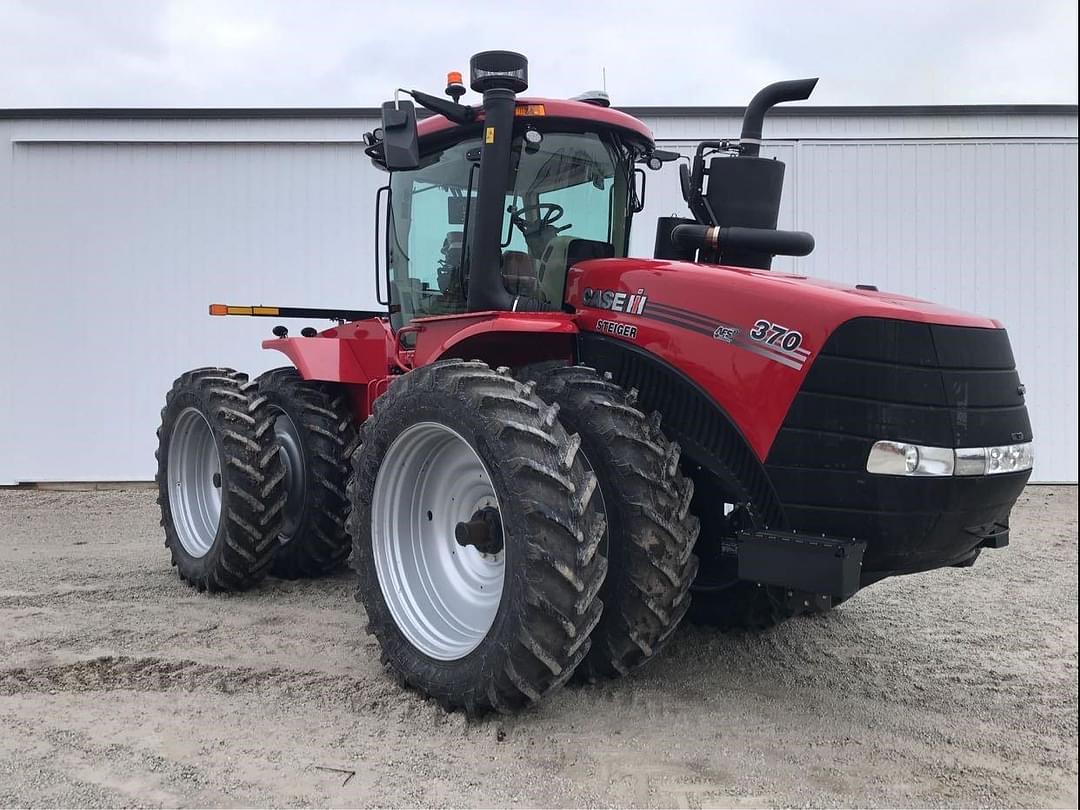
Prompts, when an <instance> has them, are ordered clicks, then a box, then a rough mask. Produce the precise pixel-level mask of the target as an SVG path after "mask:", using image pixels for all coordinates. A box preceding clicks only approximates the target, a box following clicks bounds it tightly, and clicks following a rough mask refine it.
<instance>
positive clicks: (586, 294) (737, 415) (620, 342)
mask: <svg viewBox="0 0 1080 810" xmlns="http://www.w3.org/2000/svg"><path fill="white" fill-rule="evenodd" d="M566 302H567V303H568V304H569V305H570V306H572V307H573V308H574V310H575V316H574V318H575V321H576V323H577V327H578V329H579V330H581V332H582V335H583V337H582V339H583V340H585V341H586V342H588V341H593V342H596V341H599V342H601V343H604V344H606V345H609V346H611V349H612V351H616V352H622V353H629V354H637V355H648V356H649V357H651V358H653V359H654V360H655V361H657V362H659V363H663V364H665V365H666V366H667V367H668V368H670V369H673V370H674V371H676V372H678V373H679V374H681V375H682V376H684V377H685V378H686V379H687V380H692V381H694V385H695V387H696V388H697V389H698V390H700V391H702V392H703V393H705V394H707V395H708V396H709V397H710V398H711V399H712V400H713V402H714V403H715V404H717V405H718V406H720V408H721V409H723V411H724V412H726V413H727V414H728V415H729V416H730V417H731V420H732V422H733V423H734V424H737V425H740V426H741V427H742V430H743V432H744V435H745V439H746V440H747V442H748V443H749V445H750V446H751V447H752V448H753V450H754V451H755V453H756V454H757V456H758V458H759V459H764V458H765V457H766V456H767V455H768V452H769V449H770V447H771V446H772V443H773V440H774V439H775V437H776V432H777V430H778V429H779V427H780V425H781V423H782V422H783V420H784V417H785V415H786V414H787V412H788V409H789V407H790V406H791V403H792V401H793V400H794V398H795V395H796V394H797V393H798V391H799V389H800V388H801V387H802V385H803V382H804V380H805V379H806V376H807V374H808V373H809V371H810V369H811V367H812V366H813V365H814V362H815V361H816V360H817V358H818V356H819V355H820V354H822V353H823V350H824V351H825V353H829V352H831V351H833V348H834V347H832V346H830V347H827V344H828V343H829V341H830V338H831V337H832V336H833V335H834V333H837V334H839V333H838V330H839V329H840V327H841V326H842V325H844V324H848V323H850V322H853V321H860V322H861V323H863V324H866V325H869V327H870V328H869V329H861V330H856V331H858V332H859V334H860V335H866V337H861V338H858V339H857V340H856V342H857V343H859V344H860V346H859V347H856V351H859V352H865V354H864V356H866V357H867V358H868V359H869V358H871V357H872V358H877V359H880V360H883V361H885V362H907V361H906V360H905V358H907V357H909V356H910V355H911V353H912V351H914V348H913V345H914V344H917V345H918V346H920V347H925V348H926V351H928V352H930V353H931V354H933V352H934V351H935V349H934V346H935V345H938V344H940V345H944V343H946V342H948V340H947V339H946V337H947V336H946V334H945V333H949V334H950V335H951V334H954V333H960V332H962V333H963V335H961V336H960V337H959V338H958V340H960V342H961V344H962V345H963V346H964V347H965V348H964V349H963V350H962V351H961V352H960V353H959V355H958V356H957V358H956V359H955V361H953V360H950V362H951V363H953V365H954V366H959V367H964V366H965V365H966V364H967V359H966V356H967V355H968V354H969V353H976V354H977V353H979V352H982V351H984V349H986V347H991V349H988V350H993V351H996V349H992V347H996V346H999V345H1000V344H1002V343H1004V345H1005V346H1006V347H1007V344H1008V340H1007V337H1006V336H1005V332H1004V330H1003V329H1002V327H1001V324H1000V323H998V322H997V321H994V320H992V319H990V318H985V317H980V316H977V315H970V314H967V313H964V312H959V311H956V310H952V309H948V308H946V307H941V306H937V305H936V304H931V303H928V302H926V301H920V300H917V299H914V298H908V297H906V296H902V295H896V294H891V293H885V292H878V291H877V290H873V289H858V288H854V287H848V286H844V285H840V284H832V283H829V282H826V281H819V280H816V279H810V278H807V277H805V276H796V275H787V274H784V273H775V272H771V271H762V270H748V269H744V268H738V267H726V266H718V265H704V264H696V263H691V262H679V261H667V260H650V259H594V260H589V261H583V262H580V263H578V264H575V265H574V266H573V268H572V269H571V271H570V273H569V275H568V279H567V288H566ZM905 324H907V326H905ZM901 327H902V328H901ZM845 334H846V331H845ZM913 336H914V337H913ZM840 339H841V338H840V337H838V338H837V340H840ZM843 340H844V341H845V343H846V342H847V338H843ZM834 342H835V341H834ZM935 342H937V343H935ZM871 344H872V345H871ZM1006 360H1007V361H1008V363H1010V364H1011V362H1012V357H1011V352H1009V353H1008V357H1007V358H1006ZM875 362H876V360H875ZM920 362H921V361H920ZM927 362H937V361H936V359H934V360H933V361H930V360H928V361H927Z"/></svg>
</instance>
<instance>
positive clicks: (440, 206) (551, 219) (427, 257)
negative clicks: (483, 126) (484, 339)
mask: <svg viewBox="0 0 1080 810" xmlns="http://www.w3.org/2000/svg"><path fill="white" fill-rule="evenodd" d="M479 152H480V140H479V139H470V140H466V141H462V142H460V143H457V144H454V145H453V146H450V147H447V148H446V149H444V150H442V151H440V152H436V153H433V154H429V155H426V156H425V157H424V158H423V159H422V161H421V166H420V168H418V169H415V170H413V171H408V172H395V173H394V174H393V175H392V176H391V180H390V184H391V195H390V197H391V222H390V234H391V238H390V256H389V262H390V296H391V321H392V323H393V325H394V328H395V329H396V328H400V327H401V326H403V325H405V324H406V323H408V322H409V321H411V320H412V319H413V318H417V317H424V316H429V315H447V314H453V313H458V312H464V311H466V308H467V304H466V296H467V291H468V277H467V275H466V272H467V270H466V268H467V267H468V245H469V239H470V237H471V232H472V230H473V228H472V225H473V223H472V222H470V220H471V219H472V220H474V219H475V199H476V198H475V195H476V183H477V178H478V177H479V159H478V158H479ZM629 165H630V162H629V155H628V154H627V153H626V152H625V151H624V150H623V149H622V148H620V147H619V146H618V145H617V144H616V143H613V142H612V141H609V140H607V139H605V138H604V137H602V136H600V135H598V134H596V133H589V132H585V133H567V132H549V133H540V132H537V131H535V130H532V131H530V132H528V133H524V134H521V135H518V136H517V137H516V138H515V143H514V148H513V151H512V155H511V174H510V183H509V187H508V189H507V192H506V206H505V208H504V211H503V221H502V234H503V238H502V245H501V247H502V259H501V263H502V267H501V269H502V278H503V283H504V284H505V285H506V288H507V291H508V292H510V293H511V294H513V295H520V296H527V297H530V298H535V299H539V300H540V301H542V302H543V304H544V306H545V307H546V308H548V309H552V310H559V309H561V308H562V301H563V292H564V287H565V283H566V273H567V270H568V268H569V266H570V264H572V263H573V262H575V261H580V260H581V259H584V258H590V257H598V256H624V255H625V254H626V243H627V232H628V223H629V216H630V214H629V205H628V191H627V188H628V178H627V175H628V171H629V169H628V167H629Z"/></svg>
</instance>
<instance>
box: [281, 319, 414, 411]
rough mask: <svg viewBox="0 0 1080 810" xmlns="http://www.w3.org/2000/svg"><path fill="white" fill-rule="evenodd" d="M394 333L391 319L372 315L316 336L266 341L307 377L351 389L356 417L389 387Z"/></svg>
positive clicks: (368, 408) (394, 361) (393, 350)
mask: <svg viewBox="0 0 1080 810" xmlns="http://www.w3.org/2000/svg"><path fill="white" fill-rule="evenodd" d="M395 345H396V344H395V340H394V333H393V332H392V331H391V329H390V324H389V322H388V321H386V320H383V319H380V318H371V319H368V320H363V321H354V322H352V323H347V324H344V325H342V326H336V327H334V328H332V329H327V330H326V331H324V332H320V333H319V334H318V335H316V336H315V337H287V338H275V339H273V340H264V341H263V344H262V346H263V348H264V349H273V350H274V351H279V352H281V353H282V354H284V355H285V356H286V357H288V358H289V360H291V361H292V364H293V365H294V366H296V370H297V371H299V372H300V376H301V377H303V378H304V379H305V380H322V381H325V382H334V383H341V384H343V385H345V386H347V387H348V388H349V391H350V395H351V396H352V401H353V409H354V411H355V413H356V417H357V419H359V420H360V421H363V420H364V419H367V417H368V414H369V413H371V405H372V403H373V402H374V401H375V399H376V397H378V396H379V395H380V394H381V393H383V391H385V390H386V387H387V385H388V382H389V378H390V369H391V366H396V365H397V362H396V360H397V353H396V351H395Z"/></svg>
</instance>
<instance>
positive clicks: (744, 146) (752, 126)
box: [654, 79, 818, 270]
mask: <svg viewBox="0 0 1080 810" xmlns="http://www.w3.org/2000/svg"><path fill="white" fill-rule="evenodd" d="M817 81H818V80H817V79H794V80H792V81H786V82H776V83H775V84H770V85H769V86H768V87H765V88H763V89H761V90H759V91H758V92H757V94H756V95H755V96H754V97H753V98H752V99H751V100H750V103H749V104H748V105H746V112H745V113H744V114H743V125H742V136H741V138H740V140H739V143H738V144H737V145H736V144H732V143H730V142H728V141H703V142H702V143H700V144H698V147H697V152H696V153H695V155H694V160H693V168H692V169H687V168H686V167H682V184H683V197H684V198H685V199H686V202H687V205H689V207H690V212H691V213H692V214H693V215H694V220H693V221H686V220H679V219H673V218H668V219H663V220H660V221H659V222H658V223H657V239H656V249H655V253H654V255H655V256H656V257H657V258H672V259H686V258H688V257H692V256H693V254H694V251H695V249H696V252H697V258H698V261H701V262H706V263H719V264H730V265H735V266H737V267H751V268H756V269H759V270H768V269H770V268H771V267H772V259H773V256H805V255H806V254H807V253H809V252H810V251H811V250H813V246H814V240H813V237H812V236H810V234H806V233H796V232H787V231H778V230H776V222H777V219H778V218H779V216H780V198H781V195H782V193H783V190H784V164H783V163H782V162H781V161H779V160H770V159H767V158H763V157H760V154H759V153H760V152H761V130H762V126H763V124H764V121H765V114H766V113H767V112H768V111H769V110H771V109H772V108H773V106H775V105H776V104H780V103H781V102H784V101H802V100H803V99H806V98H809V96H810V93H811V92H813V90H814V86H815V85H816V84H817ZM709 155H718V156H717V157H712V158H711V159H710V160H709V161H708V168H706V165H705V158H706V157H707V156H709ZM706 178H708V183H707V184H706ZM690 225H695V227H688V226H690ZM698 226H706V227H705V228H701V227H698ZM676 230H677V231H678V232H679V233H678V238H675V236H676V235H675V231H676ZM721 237H722V238H721Z"/></svg>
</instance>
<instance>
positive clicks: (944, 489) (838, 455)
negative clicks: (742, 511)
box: [766, 318, 1031, 567]
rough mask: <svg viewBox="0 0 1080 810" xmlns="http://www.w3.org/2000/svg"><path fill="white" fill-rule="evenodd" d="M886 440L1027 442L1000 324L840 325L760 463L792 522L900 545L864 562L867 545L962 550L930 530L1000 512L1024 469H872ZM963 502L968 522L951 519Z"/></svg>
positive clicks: (986, 519) (1019, 392) (987, 519)
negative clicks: (980, 474)
mask: <svg viewBox="0 0 1080 810" xmlns="http://www.w3.org/2000/svg"><path fill="white" fill-rule="evenodd" d="M882 439H892V440H895V441H903V442H911V443H913V444H923V445H933V446H938V447H983V446H986V445H997V444H1008V443H1011V442H1019V441H1030V440H1031V424H1030V422H1029V421H1028V415H1027V409H1026V408H1025V407H1024V395H1023V388H1022V387H1021V385H1020V379H1019V377H1018V375H1017V373H1016V369H1015V366H1014V361H1013V355H1012V349H1011V348H1010V346H1009V339H1008V335H1007V334H1006V332H1005V330H1003V329H978V328H968V327H956V326H940V325H934V324H920V323H912V322H908V321H893V320H883V319H877V318H857V319H855V320H852V321H849V322H847V323H846V324H844V325H843V326H841V327H840V328H839V329H837V330H836V332H834V333H833V335H832V336H831V337H830V339H829V340H828V342H827V343H826V345H825V346H824V347H823V349H822V351H821V353H820V355H819V357H818V358H817V359H816V360H815V361H814V364H813V366H812V367H811V368H810V371H809V373H808V374H807V378H806V380H805V382H804V384H803V387H802V389H801V390H800V392H799V394H798V395H797V396H796V398H795V401H794V402H793V403H792V405H791V408H790V410H789V411H788V415H787V418H786V419H785V421H784V424H783V427H782V428H781V429H780V432H779V433H778V434H777V437H776V440H775V441H774V443H773V446H772V448H771V450H770V452H769V456H768V458H767V459H766V470H767V471H768V473H769V477H770V479H771V480H772V483H773V486H774V488H775V490H776V493H777V496H778V497H779V499H780V501H781V503H783V506H784V513H785V515H786V517H787V523H788V525H789V526H790V527H791V528H794V529H797V530H800V531H808V532H821V533H825V534H830V535H833V536H837V535H850V536H854V537H859V538H860V539H865V540H867V541H868V542H871V543H873V541H874V539H875V538H887V542H888V543H891V544H893V545H896V544H899V545H900V546H902V547H903V548H899V547H898V548H895V549H886V548H883V547H882V546H881V544H880V543H879V544H878V547H877V549H876V550H875V548H874V546H873V545H871V546H870V547H868V550H867V563H868V564H869V565H873V564H874V563H875V551H876V552H877V562H878V563H881V562H882V555H883V554H885V553H886V552H887V551H888V552H891V551H896V552H900V553H902V554H907V553H911V554H915V555H918V554H920V553H931V547H932V546H934V544H935V543H936V544H938V545H939V546H941V547H940V548H938V549H937V552H936V553H938V554H940V553H944V552H946V551H949V550H950V549H953V547H954V543H959V544H960V545H963V543H964V542H966V543H967V546H966V548H967V550H969V551H970V548H971V547H972V546H973V545H977V542H976V539H973V538H972V537H967V538H966V539H965V538H956V537H953V538H948V537H937V536H936V534H940V533H941V531H942V529H943V527H944V526H945V525H946V523H949V521H948V520H946V519H945V518H944V517H943V515H945V514H946V513H948V514H951V515H952V516H953V517H954V518H958V519H959V524H957V525H958V526H959V529H958V530H959V532H960V534H964V531H963V529H964V527H967V526H969V525H970V526H974V525H975V524H987V525H988V524H992V523H994V522H995V521H998V520H1007V517H1008V512H1009V509H1010V508H1011V506H1012V503H1013V501H1014V500H1015V498H1016V495H1017V494H1018V493H1019V488H1018V487H1017V482H1019V487H1020V488H1022V487H1023V483H1024V482H1025V481H1026V480H1027V476H1028V474H1027V473H1019V474H1016V475H1002V476H994V477H993V478H966V479H965V478H959V477H958V478H949V479H939V478H906V477H892V476H878V475H871V474H869V473H867V472H866V459H867V456H868V455H869V452H870V447H871V446H872V445H873V444H874V442H875V441H879V440H882ZM971 509H975V511H976V512H977V513H978V514H973V515H972V516H971V523H968V522H966V521H967V518H959V517H958V516H959V515H961V513H964V512H966V511H968V510H971ZM955 522H956V521H955V520H954V521H952V523H955ZM950 525H951V524H950ZM954 534H955V532H954ZM931 541H932V542H931ZM920 542H921V543H922V545H921V546H920V545H919V544H920ZM957 548H959V546H957ZM896 562H897V560H892V561H891V562H890V563H889V565H894V564H895V563H896ZM901 567H902V566H901Z"/></svg>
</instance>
